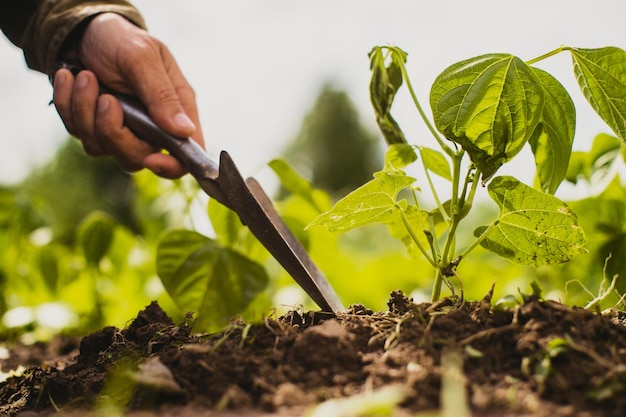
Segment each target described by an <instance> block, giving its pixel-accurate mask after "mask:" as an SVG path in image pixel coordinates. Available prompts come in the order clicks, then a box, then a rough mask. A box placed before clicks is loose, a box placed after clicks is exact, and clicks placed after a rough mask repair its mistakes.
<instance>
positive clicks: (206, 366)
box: [0, 292, 626, 417]
mask: <svg viewBox="0 0 626 417" xmlns="http://www.w3.org/2000/svg"><path fill="white" fill-rule="evenodd" d="M623 319H624V318H623V317H622V316H621V315H619V314H618V313H612V314H608V315H607V314H604V315H602V314H599V313H593V312H589V311H586V310H583V309H579V308H571V307H568V306H565V305H562V304H559V303H556V302H551V301H541V300H537V299H530V300H527V301H526V302H525V304H524V305H521V306H518V307H516V308H512V309H499V308H494V307H493V306H492V305H491V303H490V299H489V296H487V297H486V298H485V299H484V300H482V301H479V302H471V303H469V302H468V303H465V304H462V305H455V304H454V301H453V300H450V299H447V300H444V301H442V302H440V303H437V304H413V303H412V302H411V300H409V299H407V298H406V297H405V296H403V295H402V293H400V292H397V293H393V294H392V295H391V299H390V301H389V311H386V312H381V313H373V312H372V311H369V310H368V309H366V308H364V307H363V306H352V307H351V308H350V309H349V311H348V312H346V313H342V314H339V315H337V316H336V317H335V316H332V315H324V314H320V313H301V312H290V313H289V314H287V315H285V316H283V317H280V318H268V319H265V320H264V321H263V322H261V323H254V324H247V323H243V322H233V323H232V324H231V325H230V326H229V327H228V328H227V329H226V330H224V331H223V332H221V333H218V334H211V335H196V334H193V333H192V329H191V326H190V323H192V320H191V318H189V319H188V320H186V321H185V322H183V323H182V324H179V325H176V324H175V323H173V322H172V320H171V319H170V318H169V317H168V316H167V315H166V314H165V313H164V312H163V311H162V310H161V308H160V307H159V306H158V305H157V304H156V303H153V304H151V305H150V306H148V307H147V308H146V309H145V310H143V311H141V312H140V313H139V315H138V316H137V318H136V319H135V320H134V321H133V322H132V323H131V324H130V325H129V326H128V327H127V328H126V329H123V330H120V329H117V328H114V327H106V328H104V329H102V330H100V331H98V332H96V333H93V334H91V335H89V336H87V337H85V338H83V339H82V340H80V341H78V340H73V339H57V340H55V342H54V344H48V345H39V346H34V347H33V346H30V347H15V349H14V351H13V352H12V355H11V358H9V359H8V360H6V361H2V370H3V371H5V372H6V371H7V370H8V369H11V368H12V367H15V366H17V365H18V364H22V365H24V366H27V365H30V366H31V367H30V368H29V369H28V370H27V372H25V373H24V374H23V375H22V376H19V377H12V378H10V379H8V380H7V381H6V382H5V383H3V384H0V414H1V415H16V414H17V415H20V416H24V417H26V416H42V415H50V414H51V413H52V412H53V411H54V410H55V409H62V410H63V411H64V412H66V413H71V411H72V410H75V411H76V412H78V413H80V415H85V413H86V411H87V410H93V409H95V408H97V407H100V408H101V407H103V406H106V405H111V404H113V405H116V406H118V407H123V408H124V409H125V410H127V412H128V413H129V414H132V415H137V416H154V415H172V416H174V415H176V416H187V415H209V414H207V413H208V412H209V411H210V410H221V413H220V414H210V415H224V416H238V415H254V416H261V415H271V414H280V415H292V416H300V415H303V414H304V413H305V412H306V411H307V410H309V409H310V408H311V407H312V406H313V405H315V404H318V403H320V402H323V401H325V400H328V399H332V398H342V397H349V396H352V395H355V394H360V393H364V392H371V391H372V390H376V389H377V388H380V387H384V386H388V385H392V384H398V385H399V386H401V387H403V388H404V392H405V398H404V400H403V401H402V402H401V403H400V406H399V407H398V410H397V413H396V415H414V414H415V413H416V412H419V411H424V410H434V409H438V408H439V407H440V405H441V404H440V401H441V400H440V399H441V381H442V374H443V373H444V371H445V369H444V367H442V362H441V358H442V352H450V351H456V352H460V353H462V357H463V368H462V369H463V373H464V376H465V378H464V381H465V383H466V391H467V398H468V403H469V406H470V408H471V409H472V411H473V413H474V415H476V416H530V415H532V416H552V417H556V416H585V415H588V416H599V417H603V416H616V417H617V416H624V415H626V365H624V363H625V362H626V328H625V327H624V325H623V323H622V320H623ZM24 352H26V353H24ZM448 405H449V404H448ZM461 406H462V404H459V407H461ZM203 413H204V414H203Z"/></svg>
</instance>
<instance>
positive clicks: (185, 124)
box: [128, 41, 197, 137]
mask: <svg viewBox="0 0 626 417" xmlns="http://www.w3.org/2000/svg"><path fill="white" fill-rule="evenodd" d="M155 49H156V50H155ZM144 54H145V58H144V59H143V60H141V61H139V62H140V65H137V63H136V62H134V63H129V64H131V65H129V71H128V73H129V76H130V77H131V83H132V84H133V85H134V86H135V88H136V94H137V95H138V96H139V98H140V99H141V101H142V102H143V103H144V104H145V105H146V107H147V108H148V112H149V113H150V116H151V117H152V118H153V119H154V121H155V122H156V124H157V125H158V126H160V127H161V128H162V129H164V130H165V131H166V132H168V133H169V134H171V135H174V136H177V137H189V136H192V135H193V134H194V133H195V131H196V129H197V126H196V124H195V123H194V122H193V120H192V119H191V117H190V116H191V115H190V114H187V111H186V109H185V106H183V103H182V101H181V96H180V94H181V91H182V92H184V95H185V97H184V100H185V102H186V104H188V103H189V102H192V103H194V104H193V106H191V107H195V97H194V93H193V90H192V89H191V87H190V86H189V84H188V83H187V81H186V80H185V79H184V77H183V76H182V73H181V72H180V69H179V68H178V66H177V65H176V62H175V61H174V58H173V57H172V55H171V54H170V52H169V51H168V49H167V48H166V47H165V46H164V45H162V44H161V43H160V42H158V41H155V42H154V43H152V44H151V45H149V46H148V47H146V50H145V51H144ZM188 106H189V105H188ZM193 113H195V112H193ZM193 116H196V115H195V114H194V115H193Z"/></svg>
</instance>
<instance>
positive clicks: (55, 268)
mask: <svg viewBox="0 0 626 417" xmlns="http://www.w3.org/2000/svg"><path fill="white" fill-rule="evenodd" d="M58 258H59V253H57V251H56V250H55V247H54V244H48V245H46V246H42V247H41V248H39V250H38V251H37V264H38V265H39V272H40V273H41V276H42V277H43V280H44V282H45V283H46V286H47V287H48V289H49V290H50V291H51V292H52V293H53V294H56V290H57V284H58V282H59V259H58Z"/></svg>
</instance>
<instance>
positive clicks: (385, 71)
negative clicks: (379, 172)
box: [369, 46, 407, 145]
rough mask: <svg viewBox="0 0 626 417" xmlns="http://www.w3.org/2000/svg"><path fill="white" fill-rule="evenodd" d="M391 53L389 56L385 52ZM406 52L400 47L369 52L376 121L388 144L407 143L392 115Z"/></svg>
mask: <svg viewBox="0 0 626 417" xmlns="http://www.w3.org/2000/svg"><path fill="white" fill-rule="evenodd" d="M383 50H386V51H387V52H388V53H389V55H390V56H389V57H388V56H386V55H384V54H383ZM406 55H407V54H406V52H404V51H402V50H401V49H399V48H383V47H379V46H377V47H374V48H373V49H372V51H371V52H370V53H369V58H370V70H371V71H372V79H371V81H370V100H371V102H372V106H373V107H374V112H375V113H376V122H377V123H378V126H379V127H380V130H381V131H382V133H383V136H384V137H385V140H386V141H387V144H389V145H392V144H394V143H407V140H406V138H405V137H404V133H402V130H401V129H400V126H398V123H397V122H396V120H395V119H394V118H393V117H392V116H391V105H392V103H393V100H394V98H395V95H396V93H397V91H398V89H399V88H400V86H401V85H402V71H401V65H403V64H404V63H405V62H406Z"/></svg>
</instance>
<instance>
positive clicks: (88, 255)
mask: <svg viewBox="0 0 626 417" xmlns="http://www.w3.org/2000/svg"><path fill="white" fill-rule="evenodd" d="M116 225H117V223H116V222H115V220H114V219H113V218H112V217H111V216H109V215H108V214H106V213H103V212H99V211H95V212H92V213H91V214H89V215H88V216H87V217H86V218H85V219H84V220H83V221H82V223H81V224H80V225H79V227H78V241H79V243H80V246H81V248H82V250H83V254H84V256H85V260H86V261H87V264H88V265H91V266H95V267H97V266H98V265H99V264H100V261H101V260H102V258H103V257H104V255H106V253H107V251H108V250H109V247H110V246H111V242H112V240H113V232H114V230H115V226H116Z"/></svg>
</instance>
